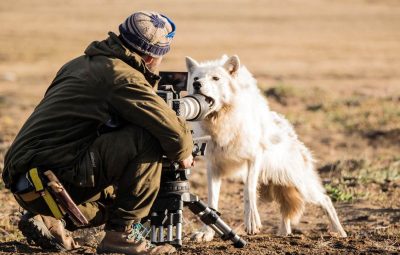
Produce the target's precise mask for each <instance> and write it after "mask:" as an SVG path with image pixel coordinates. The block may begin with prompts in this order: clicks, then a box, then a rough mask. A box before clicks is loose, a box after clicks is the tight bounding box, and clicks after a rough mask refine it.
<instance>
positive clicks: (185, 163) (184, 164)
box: [179, 154, 194, 169]
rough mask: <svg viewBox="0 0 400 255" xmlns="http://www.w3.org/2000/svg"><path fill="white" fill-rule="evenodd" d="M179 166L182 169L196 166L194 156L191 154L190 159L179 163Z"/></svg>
mask: <svg viewBox="0 0 400 255" xmlns="http://www.w3.org/2000/svg"><path fill="white" fill-rule="evenodd" d="M179 165H181V167H182V168H185V169H186V168H191V167H193V166H194V160H193V156H192V154H190V156H189V157H187V158H185V159H184V160H182V161H180V162H179Z"/></svg>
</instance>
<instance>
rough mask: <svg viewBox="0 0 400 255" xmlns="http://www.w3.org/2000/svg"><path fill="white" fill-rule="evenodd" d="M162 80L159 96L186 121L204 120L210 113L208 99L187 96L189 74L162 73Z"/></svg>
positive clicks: (199, 96)
mask: <svg viewBox="0 0 400 255" xmlns="http://www.w3.org/2000/svg"><path fill="white" fill-rule="evenodd" d="M160 76H161V80H160V82H159V84H158V91H157V95H158V96H160V97H161V98H163V99H164V101H165V102H166V103H167V104H168V105H169V106H170V107H171V108H172V109H173V110H174V111H175V112H176V114H177V115H178V116H180V117H182V118H184V119H185V120H188V121H196V120H202V119H203V118H204V117H205V116H206V114H207V113H208V111H209V109H210V106H209V104H208V103H207V101H206V97H205V96H203V95H200V94H194V95H186V96H184V97H183V95H184V94H185V93H186V94H187V91H188V89H187V85H188V84H187V80H188V73H187V72H160Z"/></svg>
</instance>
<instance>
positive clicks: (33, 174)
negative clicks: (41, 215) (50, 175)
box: [29, 168, 44, 192]
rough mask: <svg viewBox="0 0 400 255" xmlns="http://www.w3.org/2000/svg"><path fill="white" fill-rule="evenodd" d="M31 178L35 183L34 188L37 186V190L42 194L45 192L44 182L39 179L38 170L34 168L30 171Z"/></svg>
mask: <svg viewBox="0 0 400 255" xmlns="http://www.w3.org/2000/svg"><path fill="white" fill-rule="evenodd" d="M29 176H30V177H31V180H32V182H33V186H35V190H36V191H38V192H40V191H43V190H44V187H43V183H42V180H40V178H39V174H38V170H37V168H32V169H31V170H29Z"/></svg>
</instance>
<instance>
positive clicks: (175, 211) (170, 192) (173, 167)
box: [148, 72, 246, 248]
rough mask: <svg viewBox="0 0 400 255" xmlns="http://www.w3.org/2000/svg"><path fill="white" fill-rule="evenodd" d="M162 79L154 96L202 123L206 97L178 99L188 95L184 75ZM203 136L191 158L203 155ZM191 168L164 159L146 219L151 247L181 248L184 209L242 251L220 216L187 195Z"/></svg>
mask: <svg viewBox="0 0 400 255" xmlns="http://www.w3.org/2000/svg"><path fill="white" fill-rule="evenodd" d="M160 76H161V80H160V82H159V90H158V91H157V94H158V95H159V96H160V97H162V98H163V99H164V100H165V102H167V104H168V105H169V106H170V107H171V108H172V109H173V110H174V111H175V112H176V114H177V115H178V116H181V117H183V118H184V119H186V120H188V121H193V120H201V119H203V118H204V116H205V115H206V114H207V112H208V111H209V104H208V103H207V102H206V100H205V97H204V96H202V95H199V94H196V95H187V96H184V97H181V96H182V95H181V93H182V94H183V93H185V92H187V78H188V73H186V72H160ZM206 139H207V138H206V137H200V138H194V139H193V143H194V148H193V151H192V154H193V156H194V157H195V156H199V155H204V154H205V149H206V145H207V142H206ZM189 177H190V169H183V168H181V167H180V165H179V163H178V162H171V161H170V160H168V159H167V157H165V156H164V157H163V161H162V172H161V184H160V190H159V192H158V195H157V197H156V199H155V201H154V203H153V206H152V208H151V210H150V214H149V216H148V218H149V219H150V239H151V242H152V243H154V244H164V243H168V244H171V245H174V246H176V247H180V246H182V239H183V238H182V229H183V209H184V208H185V207H187V208H189V210H190V211H191V212H192V213H194V214H195V215H197V216H198V218H199V219H200V220H201V221H202V222H203V223H205V224H207V225H208V226H210V227H211V228H212V229H213V230H214V231H215V233H216V234H217V235H218V236H220V237H221V238H222V239H223V240H231V241H232V243H233V246H234V247H236V248H243V247H244V246H245V245H246V241H244V240H243V239H242V238H240V237H239V236H238V235H237V234H236V233H235V231H234V230H232V228H230V227H229V226H228V225H227V224H226V223H225V222H224V221H223V220H222V219H221V217H220V213H219V212H218V211H216V210H214V209H212V208H210V207H208V206H207V204H206V203H204V202H203V201H201V200H200V199H199V197H198V196H197V195H195V194H193V193H190V183H189Z"/></svg>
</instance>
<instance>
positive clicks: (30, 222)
mask: <svg viewBox="0 0 400 255" xmlns="http://www.w3.org/2000/svg"><path fill="white" fill-rule="evenodd" d="M119 32H120V33H119V35H116V34H114V33H112V32H110V33H109V37H108V38H107V39H106V40H103V41H95V42H93V43H91V44H90V45H89V46H88V48H87V49H86V50H85V54H84V55H83V56H80V57H78V58H76V59H73V60H72V61H70V62H68V63H67V64H65V65H64V66H63V67H62V68H61V69H60V71H59V72H58V73H57V75H56V77H55V79H54V80H53V82H52V84H51V85H50V87H49V88H48V90H47V91H46V93H45V95H44V98H43V100H42V101H41V102H40V103H39V105H38V106H37V107H36V108H35V110H34V112H33V113H32V115H31V116H30V117H29V119H28V120H27V121H26V123H25V124H24V126H23V127H22V129H21V130H20V132H19V133H18V135H17V137H16V138H15V140H14V142H13V144H12V145H11V147H10V149H9V151H8V152H7V154H6V157H5V167H4V172H3V180H4V182H5V184H6V187H7V188H9V189H11V191H12V192H13V193H14V196H15V198H16V200H17V201H18V203H19V204H20V205H21V206H22V207H23V208H24V209H25V210H27V211H28V213H27V214H25V215H23V216H22V218H21V222H20V224H19V227H20V229H21V231H22V233H23V234H24V235H25V236H26V237H27V238H28V239H30V240H33V241H34V242H35V243H36V244H38V245H40V246H41V247H42V248H52V249H54V248H58V249H63V250H70V249H74V248H76V247H77V244H76V243H75V241H74V240H73V238H72V237H70V236H68V234H67V232H66V230H65V229H68V230H71V231H73V230H75V229H77V228H80V227H93V226H99V225H102V224H105V237H104V238H103V240H102V241H101V243H100V244H99V246H98V247H97V252H98V253H104V252H110V253H125V254H163V253H170V252H173V251H174V248H173V247H172V246H169V245H163V246H153V245H151V244H150V243H148V241H147V240H145V239H144V238H143V237H142V236H141V235H140V233H139V232H138V231H137V228H136V224H140V220H141V219H142V218H143V217H145V216H147V215H148V213H149V211H150V208H151V206H152V204H153V202H154V200H155V198H156V195H157V192H158V190H159V187H160V177H161V158H162V155H166V156H167V157H168V158H169V159H170V160H174V161H178V162H180V164H181V166H182V167H184V168H188V167H190V166H192V164H193V157H192V155H191V153H192V146H193V144H192V137H191V134H190V131H189V129H188V128H187V126H186V123H185V122H184V121H183V120H182V119H180V118H178V117H177V116H176V114H175V112H174V111H173V110H172V109H171V108H170V107H169V106H168V105H167V104H166V103H165V102H164V101H163V99H161V98H160V97H159V96H157V95H156V93H155V90H156V88H157V84H158V81H159V79H160V77H159V76H158V75H157V74H156V71H157V69H158V67H159V65H160V63H161V60H162V58H163V56H164V55H165V54H166V53H167V52H168V51H169V49H170V43H171V41H172V38H173V36H174V34H175V25H174V23H173V22H172V21H171V20H170V19H169V18H167V17H166V16H164V15H161V14H158V13H155V12H136V13H134V14H132V15H131V16H129V17H128V18H127V19H126V21H125V22H124V23H122V24H121V25H120V26H119ZM35 169H36V170H35ZM47 170H51V171H52V172H53V173H54V174H55V175H56V176H57V178H58V180H59V181H60V183H61V184H62V186H63V187H64V188H65V191H66V192H67V193H68V194H69V196H70V197H71V199H72V200H73V202H75V204H76V205H78V208H79V210H78V211H80V212H81V213H82V214H83V215H84V217H85V218H86V219H87V221H88V224H86V225H85V226H77V225H76V224H74V221H71V220H70V218H69V217H67V215H66V214H65V212H64V210H61V212H59V213H61V216H60V215H58V213H56V212H54V210H56V211H57V208H58V207H59V206H58V204H57V202H59V201H58V200H57V199H53V202H55V205H54V203H53V205H52V203H51V201H50V202H49V201H48V200H49V196H51V195H49V196H47V195H46V193H45V191H44V189H43V190H41V188H42V186H46V185H47V184H46V179H45V178H43V175H44V173H45V172H46V171H47ZM35 176H36V177H35ZM42 182H43V183H42ZM41 183H42V184H41ZM41 185H42V186H41Z"/></svg>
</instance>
